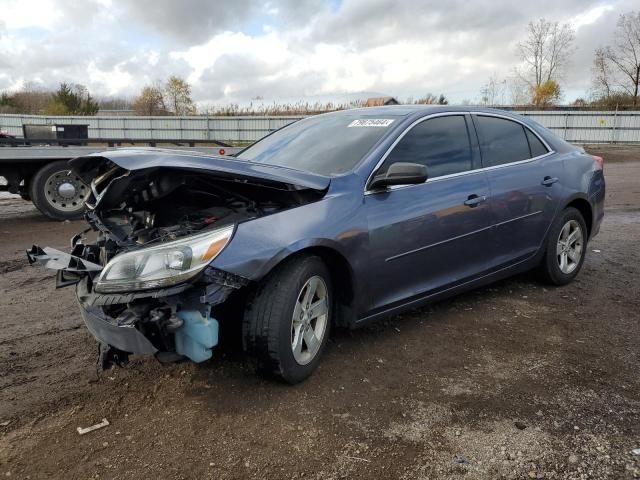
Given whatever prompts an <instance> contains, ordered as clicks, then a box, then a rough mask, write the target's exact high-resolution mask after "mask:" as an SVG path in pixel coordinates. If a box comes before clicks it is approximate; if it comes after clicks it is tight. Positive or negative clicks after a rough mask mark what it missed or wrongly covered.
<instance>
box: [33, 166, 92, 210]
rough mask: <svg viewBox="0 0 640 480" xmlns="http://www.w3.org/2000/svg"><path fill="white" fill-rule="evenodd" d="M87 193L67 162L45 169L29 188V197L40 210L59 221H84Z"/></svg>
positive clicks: (40, 171) (85, 187)
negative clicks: (79, 219) (82, 218)
mask: <svg viewBox="0 0 640 480" xmlns="http://www.w3.org/2000/svg"><path fill="white" fill-rule="evenodd" d="M88 194H89V188H88V187H87V186H86V185H85V184H84V183H83V182H82V180H81V179H80V177H78V176H77V175H75V174H73V173H72V172H71V170H69V165H67V162H66V161H65V160H61V161H59V162H53V163H50V164H48V165H46V166H44V167H42V168H41V169H40V170H39V171H38V172H37V173H36V174H35V175H34V176H33V178H32V179H31V183H30V185H29V197H30V198H31V200H32V201H33V203H34V204H35V206H36V207H37V208H38V210H40V211H41V212H42V213H43V214H44V215H46V216H47V217H50V218H53V219H56V220H72V219H76V218H81V217H82V214H83V212H84V202H85V199H86V198H87V196H88Z"/></svg>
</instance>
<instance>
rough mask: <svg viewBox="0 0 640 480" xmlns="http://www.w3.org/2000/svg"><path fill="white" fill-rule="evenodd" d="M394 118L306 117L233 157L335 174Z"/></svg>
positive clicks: (355, 158) (347, 166)
mask: <svg viewBox="0 0 640 480" xmlns="http://www.w3.org/2000/svg"><path fill="white" fill-rule="evenodd" d="M398 118H399V117H398V116H395V115H382V116H380V115H377V116H375V117H374V116H365V115H362V113H355V112H354V113H353V114H348V113H339V114H329V115H318V116H316V117H309V118H305V119H303V120H299V121H297V122H296V123H293V124H291V125H288V126H286V127H285V128H283V129H282V130H278V131H276V132H274V133H272V134H271V135H269V136H267V137H265V138H263V139H262V140H260V141H258V142H257V143H255V144H253V145H251V146H250V147H249V148H247V149H246V150H244V151H243V152H241V153H240V154H238V156H237V158H241V159H244V160H251V161H253V162H264V163H269V164H271V165H279V166H282V167H289V168H295V169H296V170H304V171H307V172H312V173H318V174H321V175H339V174H341V173H345V172H348V171H349V170H351V169H353V167H355V165H356V164H357V163H358V162H359V161H360V160H361V159H362V158H363V157H364V156H365V154H366V153H367V152H368V151H369V150H371V147H373V146H374V145H375V143H376V142H377V141H378V140H379V139H380V138H382V136H383V135H384V134H385V133H387V132H388V131H389V129H390V128H391V127H392V126H393V124H394V123H395V122H397V121H398Z"/></svg>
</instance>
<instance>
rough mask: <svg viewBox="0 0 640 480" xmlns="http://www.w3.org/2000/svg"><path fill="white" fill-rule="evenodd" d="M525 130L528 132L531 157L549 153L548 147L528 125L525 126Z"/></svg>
mask: <svg viewBox="0 0 640 480" xmlns="http://www.w3.org/2000/svg"><path fill="white" fill-rule="evenodd" d="M524 131H525V133H526V134H527V140H528V141H529V148H530V149H531V157H539V156H540V155H544V154H545V153H548V152H549V150H547V147H545V146H544V144H543V143H542V142H541V141H540V139H539V138H538V137H537V136H536V135H535V134H534V133H533V132H532V131H531V130H529V129H528V128H527V127H524Z"/></svg>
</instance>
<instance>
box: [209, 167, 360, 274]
mask: <svg viewBox="0 0 640 480" xmlns="http://www.w3.org/2000/svg"><path fill="white" fill-rule="evenodd" d="M343 182H344V183H349V180H348V179H343ZM333 183H334V182H332V187H331V188H332V190H333ZM335 183H336V184H338V183H339V182H335ZM354 190H355V189H354V188H353V186H350V185H347V186H344V187H343V188H342V189H341V190H340V191H335V190H333V191H331V192H329V193H328V194H327V195H326V196H325V197H324V198H323V199H321V200H319V201H317V202H313V203H309V204H306V205H302V206H300V207H296V208H292V209H289V210H285V211H282V212H278V213H275V214H273V215H269V216H265V217H260V218H256V219H253V220H249V221H247V222H243V223H240V224H238V226H237V228H236V232H235V234H234V236H233V239H232V240H231V242H230V243H229V245H227V247H226V248H225V249H224V250H223V251H222V252H221V253H220V255H219V256H218V257H217V258H216V259H215V260H214V261H213V263H212V266H213V267H215V268H218V269H220V270H224V271H226V272H230V273H233V274H236V275H240V276H242V277H244V278H248V279H250V280H253V281H259V280H260V279H262V278H263V277H264V276H265V275H266V274H268V273H269V272H270V271H271V270H272V269H273V268H274V267H275V266H276V265H277V264H278V263H280V262H281V261H282V260H284V259H285V258H287V257H288V256H290V255H292V254H295V253H296V252H299V251H300V250H304V249H307V248H311V247H325V248H330V249H332V250H334V251H336V252H337V253H339V254H340V255H342V256H343V257H344V258H346V259H347V261H348V262H349V263H350V264H351V265H352V268H353V270H354V271H356V274H357V269H358V265H361V264H363V263H362V262H364V261H365V259H366V258H367V255H368V229H367V221H366V218H365V217H364V216H363V215H361V214H360V213H361V211H360V207H361V205H362V199H361V196H358V195H356V194H355V193H354ZM356 191H357V190H356Z"/></svg>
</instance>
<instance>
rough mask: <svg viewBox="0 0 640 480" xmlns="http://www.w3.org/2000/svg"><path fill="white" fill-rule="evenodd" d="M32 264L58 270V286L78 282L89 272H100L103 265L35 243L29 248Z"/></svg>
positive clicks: (66, 285) (28, 252) (28, 256)
mask: <svg viewBox="0 0 640 480" xmlns="http://www.w3.org/2000/svg"><path fill="white" fill-rule="evenodd" d="M27 258H28V259H29V263H30V264H31V265H33V264H36V265H41V266H43V267H44V268H48V269H50V270H56V271H57V273H56V288H63V287H68V286H69V285H75V284H76V283H78V282H79V281H80V280H81V279H82V278H83V277H84V276H85V275H86V274H87V273H88V272H99V271H101V270H102V267H101V266H100V265H98V264H96V263H93V262H89V261H87V260H84V259H83V258H80V257H77V256H75V255H70V254H68V253H64V252H61V251H60V250H56V249H55V248H51V247H44V248H40V247H39V246H37V245H33V246H32V247H31V249H30V250H27Z"/></svg>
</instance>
